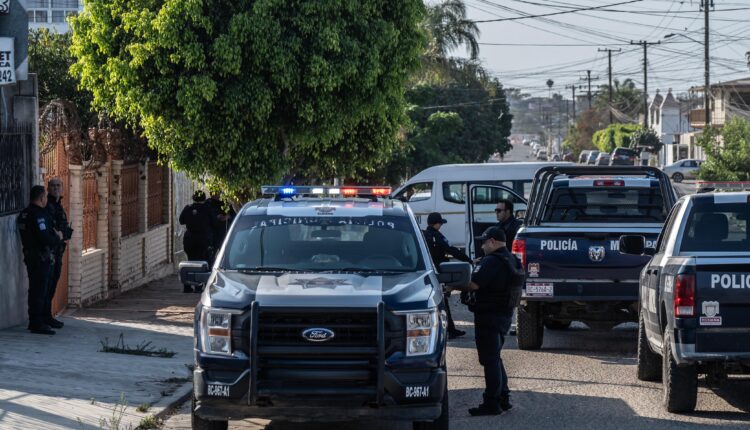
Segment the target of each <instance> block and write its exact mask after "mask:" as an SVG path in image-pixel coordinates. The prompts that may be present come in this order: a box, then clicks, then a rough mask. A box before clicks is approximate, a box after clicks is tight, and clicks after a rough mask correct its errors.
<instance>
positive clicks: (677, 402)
mask: <svg viewBox="0 0 750 430" xmlns="http://www.w3.org/2000/svg"><path fill="white" fill-rule="evenodd" d="M663 350H664V356H663V357H662V382H663V385H664V400H663V401H664V407H665V408H666V409H667V411H669V412H693V411H694V410H695V404H696V402H697V401H698V372H697V371H696V368H695V364H691V365H689V366H678V365H677V363H676V362H675V360H674V357H673V356H672V342H671V340H670V337H669V328H667V329H666V330H665V331H664V348H663Z"/></svg>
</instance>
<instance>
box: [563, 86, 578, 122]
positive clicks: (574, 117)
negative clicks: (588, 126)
mask: <svg viewBox="0 0 750 430" xmlns="http://www.w3.org/2000/svg"><path fill="white" fill-rule="evenodd" d="M568 88H570V89H572V90H573V121H575V120H576V84H573V85H566V86H565V89H566V90H567V89H568Z"/></svg>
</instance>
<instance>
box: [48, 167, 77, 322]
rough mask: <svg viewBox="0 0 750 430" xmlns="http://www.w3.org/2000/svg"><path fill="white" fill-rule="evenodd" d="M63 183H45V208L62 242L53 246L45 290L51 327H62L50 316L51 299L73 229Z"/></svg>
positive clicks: (51, 180)
mask: <svg viewBox="0 0 750 430" xmlns="http://www.w3.org/2000/svg"><path fill="white" fill-rule="evenodd" d="M62 187H63V183H62V181H61V180H60V179H59V178H52V179H50V180H49V182H48V183H47V206H46V207H45V209H46V210H47V212H48V213H49V216H50V217H51V218H52V228H53V229H54V230H55V231H56V232H60V233H61V234H62V239H63V242H62V243H61V244H60V245H59V246H57V247H55V248H54V249H53V250H52V252H53V254H54V257H55V264H54V266H52V275H51V277H50V287H49V289H48V292H47V302H46V303H45V307H46V309H47V324H49V325H50V327H52V328H62V327H63V325H64V324H63V322H62V321H59V320H57V319H55V318H54V317H53V316H52V299H53V298H54V297H55V292H56V291H57V283H58V282H59V281H60V272H61V271H62V261H63V254H64V253H65V246H66V242H67V241H68V240H70V238H71V236H72V235H73V229H72V228H70V223H68V216H67V215H66V214H65V209H64V208H63V206H62V198H63V196H62V189H63V188H62Z"/></svg>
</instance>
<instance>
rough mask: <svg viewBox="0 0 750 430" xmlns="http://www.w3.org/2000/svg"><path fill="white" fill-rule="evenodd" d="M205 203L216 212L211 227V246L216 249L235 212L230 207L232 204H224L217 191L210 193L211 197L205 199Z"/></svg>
mask: <svg viewBox="0 0 750 430" xmlns="http://www.w3.org/2000/svg"><path fill="white" fill-rule="evenodd" d="M206 204H207V205H208V206H210V207H211V210H213V211H214V213H215V214H216V220H215V221H214V227H213V235H214V239H213V248H214V250H215V251H216V250H218V249H219V248H221V245H222V244H223V243H224V238H225V237H226V235H227V231H229V226H230V225H231V224H232V221H233V220H234V217H235V215H236V213H235V212H234V209H232V206H230V205H228V204H225V203H224V202H223V201H222V200H221V196H220V195H219V193H217V192H213V193H211V197H209V198H208V200H206Z"/></svg>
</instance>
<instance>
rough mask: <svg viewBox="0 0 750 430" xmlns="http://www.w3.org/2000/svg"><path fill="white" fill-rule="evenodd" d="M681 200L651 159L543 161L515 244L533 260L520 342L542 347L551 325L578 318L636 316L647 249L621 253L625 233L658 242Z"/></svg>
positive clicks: (599, 320) (600, 324)
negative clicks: (611, 163)
mask: <svg viewBox="0 0 750 430" xmlns="http://www.w3.org/2000/svg"><path fill="white" fill-rule="evenodd" d="M675 200H676V194H675V192H674V189H673V188H672V186H671V183H670V182H669V178H668V177H666V175H664V173H662V172H661V171H660V170H659V169H656V168H652V167H630V166H627V167H626V166H616V167H596V166H592V167H578V166H570V167H568V166H550V167H545V168H542V169H540V170H539V171H538V172H537V173H536V175H535V178H534V182H533V185H532V191H531V198H530V201H529V206H528V211H527V212H526V218H525V225H524V227H522V228H521V229H520V231H519V232H518V235H517V236H516V240H515V241H514V242H513V246H512V250H513V253H514V254H516V255H517V256H518V257H519V258H520V259H521V261H522V262H523V264H524V265H525V267H526V287H525V289H524V292H523V296H522V299H521V306H519V309H518V323H517V336H518V347H519V348H520V349H526V350H532V349H539V348H541V346H542V343H543V338H544V328H545V327H546V328H547V329H550V330H554V329H565V328H567V327H568V326H569V325H570V323H571V321H574V320H575V321H582V322H584V323H586V324H587V325H588V326H590V327H592V328H595V329H610V328H612V327H614V326H615V325H617V324H620V323H622V322H628V321H636V318H637V315H638V306H637V303H638V274H639V273H640V271H641V269H642V268H643V266H644V265H645V264H646V263H647V262H648V257H644V256H636V255H624V254H620V252H619V239H620V236H621V235H623V234H635V235H641V236H643V237H645V240H646V242H647V244H648V245H650V246H654V243H655V242H656V238H657V236H658V234H659V231H660V230H661V227H662V224H663V222H664V219H665V218H666V216H667V214H668V213H669V210H670V208H671V207H672V205H673V204H674V203H675Z"/></svg>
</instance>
